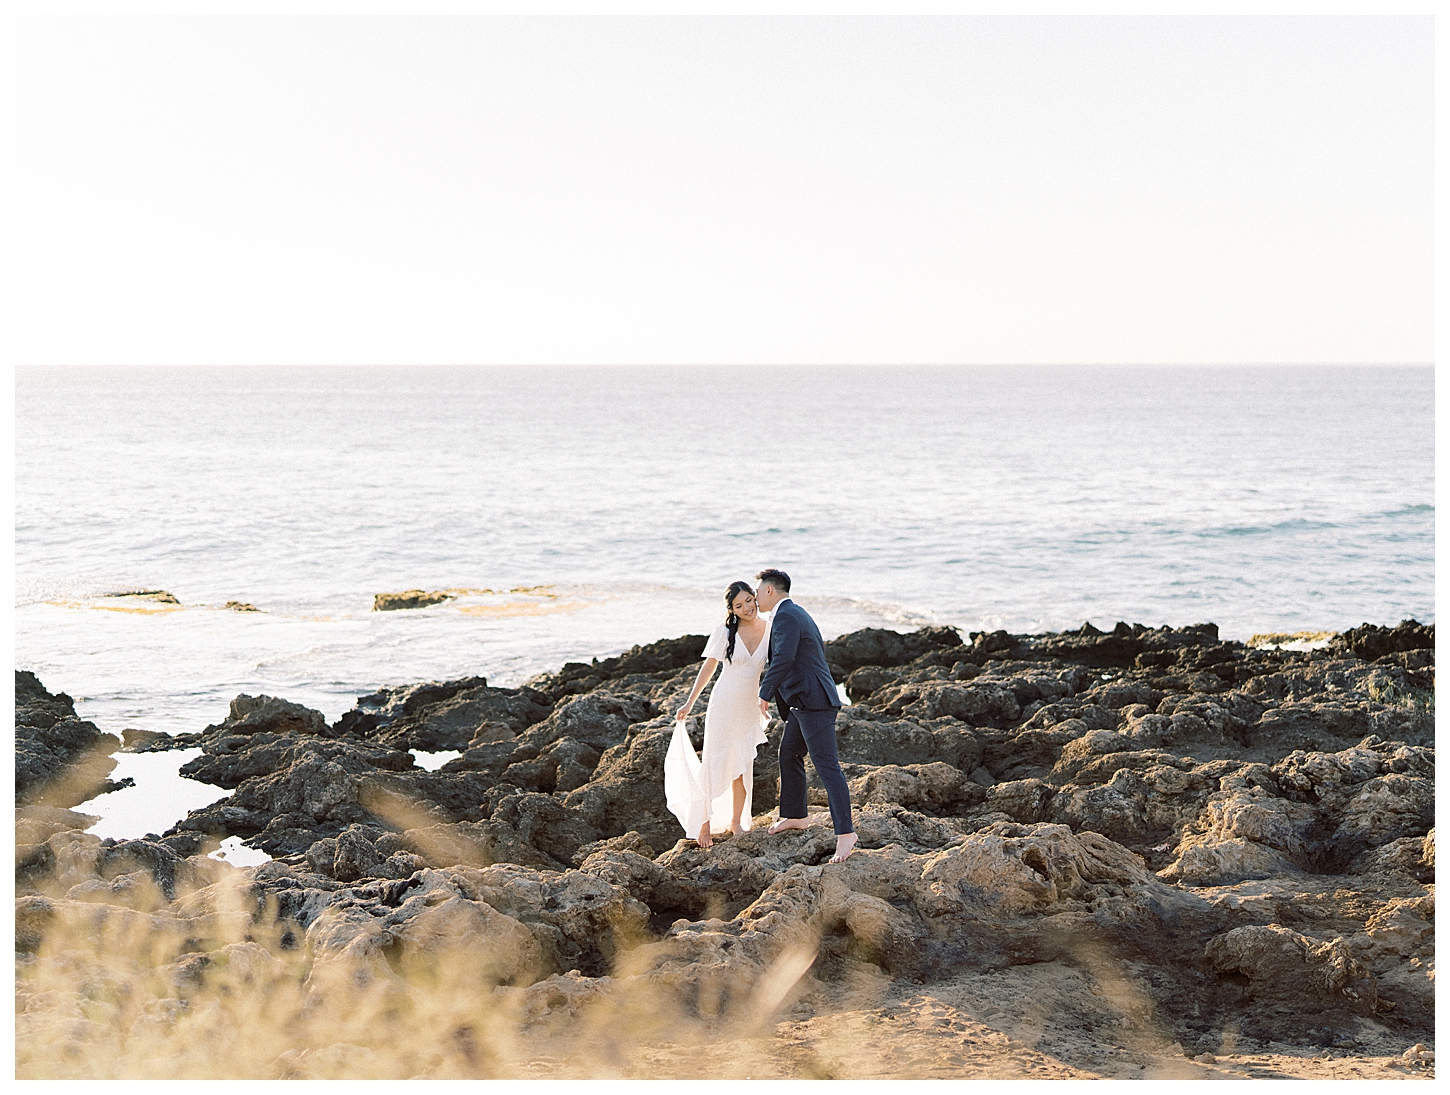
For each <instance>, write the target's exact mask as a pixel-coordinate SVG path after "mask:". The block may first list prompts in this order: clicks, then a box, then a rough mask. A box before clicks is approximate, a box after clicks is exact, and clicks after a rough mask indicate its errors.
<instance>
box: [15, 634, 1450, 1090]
mask: <svg viewBox="0 0 1450 1095" xmlns="http://www.w3.org/2000/svg"><path fill="white" fill-rule="evenodd" d="M704 638H705V637H704V636H698V635H695V636H691V635H687V636H682V637H680V638H678V639H670V640H663V641H661V642H657V643H653V644H651V645H649V646H645V647H636V648H634V649H633V650H631V651H629V652H628V653H626V654H623V655H620V656H619V657H614V658H608V659H604V660H595V661H593V662H591V663H588V664H584V663H570V664H568V665H565V666H564V667H562V668H561V669H560V670H559V671H558V672H555V673H547V674H543V675H540V676H539V677H536V678H534V679H533V680H530V681H529V682H528V683H527V684H526V685H524V686H522V687H519V688H497V687H493V686H491V685H489V684H488V682H487V680H486V679H485V678H483V677H471V678H466V679H463V680H457V681H449V682H444V683H425V684H417V685H411V686H408V687H404V688H396V689H387V690H383V691H379V692H376V693H373V694H371V695H368V696H364V697H361V698H360V699H359V700H358V703H357V705H356V707H355V708H354V709H353V710H351V711H348V712H347V713H346V714H344V715H343V716H342V718H340V719H339V720H338V721H337V722H335V723H333V724H330V725H329V724H328V722H327V720H326V719H325V718H324V717H323V716H322V715H321V713H319V712H316V711H311V710H308V709H307V708H305V707H302V706H300V705H297V704H293V703H289V702H287V701H285V700H283V699H277V698H272V697H266V696H261V697H249V696H239V697H237V699H236V700H235V701H233V703H232V705H231V710H230V713H229V715H228V717H227V718H226V719H224V720H223V721H222V722H221V723H219V724H217V725H214V726H209V727H206V728H205V729H204V730H200V731H198V732H197V733H194V734H187V735H180V736H174V737H173V736H167V735H162V734H156V733H150V732H146V731H127V732H126V735H125V747H126V748H127V749H131V750H137V751H151V750H164V749H172V748H180V747H200V748H201V750H202V755H201V756H200V757H197V758H196V759H195V760H193V761H190V762H189V763H188V764H187V765H186V766H185V767H184V768H183V769H182V771H183V773H184V774H187V775H191V776H193V777H195V778H197V779H199V780H202V781H204V782H207V783H211V784H215V785H217V786H219V787H223V788H226V789H228V790H231V791H232V792H233V793H232V795H231V796H230V797H229V798H227V799H225V800H223V801H222V802H219V803H217V804H215V805H213V806H210V807H207V808H205V809H203V810H198V811H194V812H192V813H191V814H189V815H188V816H187V817H185V818H183V819H179V820H178V822H177V824H176V825H175V826H173V827H172V828H171V829H170V830H168V831H167V832H165V833H158V834H148V835H147V836H146V837H145V838H142V839H138V840H127V841H114V840H98V839H97V838H95V837H93V836H90V835H88V834H86V833H85V832H84V831H83V830H84V828H85V826H86V825H87V824H89V819H88V818H87V817H86V815H84V814H81V813H78V812H76V811H75V809H74V808H75V807H77V806H80V805H82V804H83V803H84V802H85V801H86V800H87V799H88V798H90V797H92V796H94V795H95V794H99V793H102V792H103V791H104V790H108V789H112V788H113V787H114V785H113V784H110V782H109V775H110V772H111V770H112V767H113V765H114V761H113V760H112V759H111V757H110V754H111V753H112V752H114V750H115V749H116V748H117V747H118V746H119V745H120V744H121V743H120V742H119V741H118V740H117V739H116V738H115V737H113V736H111V735H106V734H101V733H100V732H99V731H98V730H97V729H96V728H95V727H94V726H92V725H91V724H90V723H88V722H85V721H84V720H82V719H79V718H77V717H76V715H75V711H74V707H73V704H72V703H71V701H70V699H69V697H67V696H65V695H64V694H56V695H52V694H51V693H49V692H48V691H46V690H45V688H44V686H43V685H42V684H41V682H40V681H38V680H37V679H36V678H35V677H34V676H33V675H31V674H28V673H22V672H17V674H16V739H17V748H16V800H17V807H16V813H17V821H16V834H17V835H16V845H17V850H16V880H17V881H16V886H17V906H16V950H17V971H18V973H17V1000H16V1010H17V1050H16V1053H17V1075H19V1076H22V1077H62V1076H70V1077H120V1076H129V1077H140V1076H150V1077H156V1078H163V1077H164V1078H179V1077H183V1076H188V1077H189V1076H197V1077H203V1076H215V1077H236V1078H241V1077H243V1076H247V1077H252V1076H255V1077H262V1078H266V1077H274V1078H281V1077H369V1076H371V1077H378V1078H382V1077H403V1078H406V1077H410V1076H433V1077H459V1076H570V1075H576V1076H605V1075H614V1076H641V1077H647V1076H657V1077H660V1076H695V1075H701V1076H711V1075H715V1076H719V1077H722V1078H723V1077H726V1076H733V1075H741V1076H745V1075H752V1076H782V1077H787V1076H789V1077H811V1076H842V1077H867V1076H882V1077H886V1076H896V1077H911V1076H914V1077H924V1078H925V1077H937V1078H940V1077H949V1076H957V1077H986V1076H1003V1077H1006V1076H1032V1077H1043V1078H1048V1077H1057V1076H1062V1077H1066V1076H1090V1075H1097V1076H1123V1077H1132V1076H1145V1077H1154V1076H1160V1077H1177V1076H1181V1077H1190V1076H1195V1075H1201V1076H1206V1075H1210V1074H1213V1073H1222V1074H1226V1075H1241V1076H1270V1075H1305V1076H1307V1075H1322V1076H1355V1075H1364V1076H1370V1075H1374V1076H1395V1075H1402V1076H1410V1075H1426V1074H1432V1073H1433V1060H1434V1053H1433V1035H1434V981H1433V968H1434V931H1433V923H1434V828H1433V826H1434V824H1435V819H1434V700H1433V695H1434V649H1433V648H1434V628H1433V626H1429V627H1426V626H1422V625H1419V624H1417V623H1415V622H1414V621H1406V622H1405V623H1403V624H1401V625H1399V626H1397V627H1394V628H1382V627H1374V626H1371V625H1368V624H1366V625H1365V626H1363V627H1361V628H1355V629H1353V630H1351V631H1347V632H1344V633H1342V634H1340V635H1337V636H1335V637H1334V638H1333V639H1332V640H1331V641H1330V642H1329V644H1328V646H1327V647H1326V648H1325V649H1319V650H1304V651H1295V650H1287V649H1260V648H1253V647H1248V646H1245V645H1244V644H1242V643H1237V642H1224V641H1220V640H1219V638H1218V634H1217V629H1216V628H1215V627H1214V626H1213V625H1212V624H1204V625H1196V626H1192V627H1185V628H1179V629H1170V628H1158V629H1148V628H1144V627H1142V626H1141V625H1132V626H1129V625H1127V624H1119V625H1118V626H1117V627H1116V628H1115V629H1114V630H1113V631H1111V632H1101V631H1098V630H1096V629H1094V628H1091V627H1090V626H1087V625H1084V627H1083V628H1081V629H1079V630H1077V631H1072V632H1063V633H1060V634H1046V635H1036V636H1026V635H1009V634H1007V633H1006V632H995V633H975V634H972V635H971V636H969V637H968V638H967V639H965V640H964V639H963V638H962V636H961V635H959V634H958V633H957V632H956V631H955V630H952V629H949V628H935V629H924V630H921V631H918V632H915V633H912V634H898V633H896V632H890V631H879V630H874V629H873V630H866V631H859V632H854V633H852V634H849V635H844V636H842V637H840V638H839V639H836V640H833V641H832V642H831V643H829V644H828V656H829V658H830V661H831V664H832V669H833V671H834V672H835V674H836V677H837V680H838V681H841V682H843V683H844V685H845V687H846V690H847V692H848V695H849V696H850V699H851V701H852V702H851V704H850V706H848V707H846V708H844V709H843V711H842V713H841V717H840V719H839V723H838V730H839V737H838V741H839V751H840V756H841V760H842V767H843V768H844V769H845V772H846V775H847V778H848V781H849V783H850V787H851V794H852V801H853V805H854V806H855V809H856V816H857V828H858V831H859V833H860V835H861V842H860V849H861V850H860V851H859V852H858V853H857V854H856V855H854V856H852V858H851V859H850V860H849V861H848V862H847V863H845V864H843V865H840V866H830V865H828V864H827V863H826V861H827V859H828V858H829V856H830V853H831V850H832V849H833V846H834V842H833V840H832V838H831V833H830V828H829V823H828V821H827V820H826V818H825V817H824V815H823V814H822V815H821V816H819V817H817V818H816V823H815V824H814V825H813V826H812V827H811V828H809V829H806V830H802V831H796V832H791V833H787V834H782V835H780V836H776V837H770V836H767V835H765V834H764V832H763V829H757V830H756V831H753V832H751V833H747V834H744V835H742V836H736V837H729V838H726V839H723V840H720V841H718V842H717V844H716V845H715V847H714V848H713V849H711V850H710V851H709V852H702V851H700V850H699V849H698V848H696V847H695V846H694V845H693V844H691V843H689V842H687V841H685V840H683V839H682V837H683V834H682V833H681V832H680V830H679V827H678V825H677V824H676V823H675V820H674V818H673V817H672V816H671V815H670V814H669V812H668V810H667V809H666V807H665V802H664V794H663V787H662V783H661V775H660V773H661V769H662V765H663V760H664V754H665V751H666V749H667V747H668V742H669V736H670V731H671V726H672V723H671V719H672V715H671V712H673V710H674V709H675V707H676V706H678V704H679V702H680V701H681V700H682V699H683V698H684V696H685V695H686V694H687V692H688V690H689V687H690V684H691V682H692V681H693V678H694V675H695V671H696V668H697V665H698V657H699V654H700V651H701V649H702V647H703V645H704ZM699 721H700V720H698V719H696V720H693V724H694V729H693V730H692V732H693V733H694V734H696V735H698V734H699V726H698V723H699ZM780 731H781V726H780V724H779V722H778V721H776V722H773V723H772V725H771V728H770V731H769V733H770V737H771V746H768V747H764V748H762V750H761V752H760V755H759V758H758V760H757V764H756V781H755V788H754V796H755V798H754V801H755V803H756V809H757V810H758V811H760V813H761V814H764V813H766V812H768V811H770V810H772V809H773V807H774V805H775V802H776V795H777V786H776V773H775V765H774V757H773V746H774V745H775V744H777V743H778V741H779V734H780ZM696 744H697V745H698V744H699V740H698V736H697V738H696ZM438 750H455V751H458V752H459V753H461V756H459V757H458V758H457V759H455V760H452V761H450V762H449V763H447V764H445V765H444V766H443V767H442V768H441V769H440V770H438V771H432V772H429V771H424V770H422V769H420V768H419V767H417V765H416V764H415V763H414V757H413V756H412V755H411V753H412V752H413V751H426V752H435V751H438ZM812 795H813V798H812V801H813V803H817V804H818V805H820V806H824V802H825V799H824V793H823V792H821V791H820V790H819V788H818V787H817V788H815V789H814V790H813V792H812ZM228 837H239V838H242V839H243V840H244V841H245V842H246V843H247V844H249V845H251V846H253V847H256V848H258V849H261V850H263V851H265V852H267V853H268V854H270V855H271V856H273V857H274V858H273V861H272V862H270V863H267V864H265V865H263V866H260V867H255V868H236V867H232V866H230V865H228V864H226V863H224V862H220V861H218V860H216V859H213V858H209V857H208V855H207V853H208V852H211V851H213V850H214V849H215V848H216V847H217V846H218V844H219V843H220V841H221V840H223V839H225V838H228ZM264 1046H265V1047H267V1048H266V1049H265V1050H263V1049H260V1048H259V1047H264Z"/></svg>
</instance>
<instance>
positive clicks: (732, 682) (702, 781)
mask: <svg viewBox="0 0 1450 1095" xmlns="http://www.w3.org/2000/svg"><path fill="white" fill-rule="evenodd" d="M728 639H729V635H728V633H727V632H726V630H725V625H724V624H721V625H720V626H719V627H717V628H716V629H715V633H714V634H713V635H711V636H710V641H709V642H707V643H706V644H705V652H704V653H703V654H702V655H700V656H701V657H702V658H714V659H715V660H716V661H718V662H719V663H720V669H719V672H718V675H717V676H716V678H715V687H714V689H713V690H712V691H711V693H710V703H709V706H707V707H706V708H705V755H704V757H703V758H701V757H699V756H696V754H695V747H694V746H693V745H691V744H690V735H689V734H688V733H687V732H686V730H685V723H684V721H683V720H682V721H680V722H677V723H675V734H674V737H673V738H671V739H670V748H669V752H668V753H667V754H666V755H665V802H666V804H667V805H668V806H669V808H670V813H672V814H674V815H675V817H677V818H678V819H679V822H680V825H682V826H683V827H684V830H685V834H686V835H687V836H688V837H690V839H692V840H693V839H695V838H696V837H698V836H699V835H700V830H701V828H703V827H704V825H705V819H706V818H707V817H708V818H709V819H710V831H711V832H712V833H719V832H723V831H724V830H725V829H727V828H728V827H729V825H730V816H731V813H732V806H733V802H732V797H731V791H730V785H731V784H732V783H733V782H734V781H735V778H736V777H737V776H743V777H744V779H745V809H744V810H742V811H741V814H740V828H741V829H742V830H749V828H750V815H751V798H752V794H751V791H752V788H751V784H752V783H753V782H754V779H755V749H756V747H757V746H758V745H761V744H762V743H763V742H764V741H765V740H766V737H765V727H766V726H767V724H768V723H769V721H770V720H769V719H767V718H766V717H765V716H764V715H762V714H761V713H760V697H759V694H758V693H759V691H760V672H761V670H762V669H764V668H765V655H766V652H767V651H768V649H769V646H768V644H769V643H770V628H769V627H768V626H767V628H766V631H765V634H764V635H763V636H762V637H761V639H760V645H759V646H757V647H756V648H755V652H754V653H753V654H752V653H751V652H750V651H749V650H747V649H746V647H745V639H744V638H743V637H741V636H740V635H738V634H737V635H736V636H735V656H734V657H733V658H732V659H731V660H729V661H726V660H725V644H726V642H727V640H728Z"/></svg>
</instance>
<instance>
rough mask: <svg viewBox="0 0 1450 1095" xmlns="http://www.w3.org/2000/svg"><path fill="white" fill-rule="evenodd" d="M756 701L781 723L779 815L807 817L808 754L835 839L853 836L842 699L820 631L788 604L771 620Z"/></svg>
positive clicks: (778, 607)
mask: <svg viewBox="0 0 1450 1095" xmlns="http://www.w3.org/2000/svg"><path fill="white" fill-rule="evenodd" d="M760 698H761V699H763V700H765V701H766V702H767V703H768V702H770V701H771V700H774V701H775V705H776V710H777V711H779V712H780V717H781V718H782V719H784V720H785V735H784V736H783V737H782V738H781V739H780V816H781V817H791V818H795V817H805V816H806V813H807V810H806V754H807V753H809V754H810V758H811V763H812V764H813V765H815V769H816V774H817V775H818V776H820V777H821V782H822V783H824V784H825V785H826V798H827V800H828V801H829V803H830V806H831V824H832V825H833V826H834V827H835V830H836V833H837V835H840V834H842V833H849V832H852V831H853V828H852V825H851V792H850V791H849V790H848V789H847V788H846V777H845V775H843V774H842V772H841V763H840V761H839V760H837V759H836V712H837V711H839V710H840V708H841V696H840V693H838V692H837V691H836V682H835V681H834V680H832V678H831V671H830V670H829V669H828V668H827V667H826V644H825V642H824V641H823V640H822V639H821V629H820V628H818V627H817V626H816V621H815V620H813V619H811V618H810V615H809V614H808V613H807V612H806V610H805V609H803V608H801V606H800V605H798V604H796V603H795V602H794V601H792V600H790V599H786V600H783V601H781V602H780V603H779V604H778V605H776V607H775V613H774V614H773V615H772V617H771V621H770V650H769V651H768V652H767V661H766V669H765V675H764V676H763V677H761V678H760Z"/></svg>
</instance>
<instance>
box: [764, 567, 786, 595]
mask: <svg viewBox="0 0 1450 1095" xmlns="http://www.w3.org/2000/svg"><path fill="white" fill-rule="evenodd" d="M755 580H756V581H757V582H769V583H770V584H771V585H773V586H775V588H776V589H778V590H780V591H781V592H782V593H789V592H790V575H789V574H787V573H786V572H785V571H783V570H776V569H775V568H774V567H769V568H767V569H765V570H762V571H761V572H760V573H759V574H757V575H756V576H755Z"/></svg>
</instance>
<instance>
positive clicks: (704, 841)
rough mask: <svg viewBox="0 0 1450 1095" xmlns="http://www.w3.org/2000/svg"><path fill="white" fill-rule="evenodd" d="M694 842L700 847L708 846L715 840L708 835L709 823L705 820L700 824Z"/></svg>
mask: <svg viewBox="0 0 1450 1095" xmlns="http://www.w3.org/2000/svg"><path fill="white" fill-rule="evenodd" d="M695 843H696V844H698V845H699V846H700V847H701V848H708V847H710V845H711V844H714V843H715V841H714V840H713V839H712V838H711V836H710V823H709V822H708V821H707V822H705V824H703V825H701V826H700V835H699V836H697V837H696V838H695Z"/></svg>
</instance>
